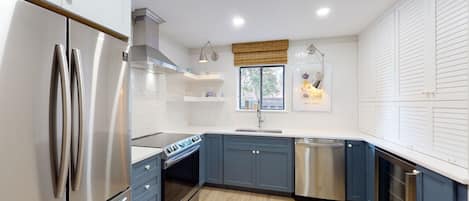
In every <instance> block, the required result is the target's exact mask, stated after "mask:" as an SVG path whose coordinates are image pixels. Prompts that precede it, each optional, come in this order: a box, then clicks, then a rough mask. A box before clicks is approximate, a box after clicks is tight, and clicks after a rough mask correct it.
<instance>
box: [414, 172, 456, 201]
mask: <svg viewBox="0 0 469 201" xmlns="http://www.w3.org/2000/svg"><path fill="white" fill-rule="evenodd" d="M417 170H418V171H420V174H419V175H418V177H417V201H443V200H445V201H455V195H456V192H455V189H456V188H455V187H456V186H455V183H454V182H453V181H452V180H451V179H449V178H446V177H444V176H442V175H439V174H437V173H435V172H432V171H431V170H428V169H425V168H423V167H420V166H417Z"/></svg>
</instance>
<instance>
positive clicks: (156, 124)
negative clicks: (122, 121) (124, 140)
mask: <svg viewBox="0 0 469 201" xmlns="http://www.w3.org/2000/svg"><path fill="white" fill-rule="evenodd" d="M159 46H160V47H159V48H160V50H161V51H162V52H163V53H164V54H166V56H168V57H169V58H170V59H171V60H173V62H175V63H176V64H177V65H180V66H187V65H188V62H189V55H188V49H187V48H185V47H184V46H182V45H180V44H179V43H177V42H175V41H172V40H171V39H169V38H168V37H166V36H164V35H160V44H159ZM182 79H183V78H182V75H180V74H159V75H158V74H153V73H149V72H146V71H143V70H138V69H132V70H131V113H132V114H131V121H132V131H131V133H132V137H139V136H142V135H148V134H152V133H155V132H160V131H164V130H169V129H173V128H178V127H184V126H186V125H187V118H186V108H185V107H186V105H185V104H184V103H181V102H179V103H178V102H170V101H168V99H169V97H173V96H182V95H183V94H184V87H185V86H184V81H183V80H182Z"/></svg>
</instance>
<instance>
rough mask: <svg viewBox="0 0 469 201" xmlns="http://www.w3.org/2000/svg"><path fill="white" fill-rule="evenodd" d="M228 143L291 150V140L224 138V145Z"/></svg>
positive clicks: (250, 137)
mask: <svg viewBox="0 0 469 201" xmlns="http://www.w3.org/2000/svg"><path fill="white" fill-rule="evenodd" d="M230 143H236V144H254V145H268V146H275V147H285V148H289V147H290V148H291V147H292V144H293V141H292V139H291V138H281V137H257V136H225V144H230Z"/></svg>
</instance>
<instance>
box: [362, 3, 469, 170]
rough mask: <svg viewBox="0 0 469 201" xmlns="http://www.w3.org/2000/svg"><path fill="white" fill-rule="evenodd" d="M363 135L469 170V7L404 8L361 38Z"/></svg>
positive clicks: (400, 5)
mask: <svg viewBox="0 0 469 201" xmlns="http://www.w3.org/2000/svg"><path fill="white" fill-rule="evenodd" d="M358 72H359V84H358V86H359V99H360V101H359V102H360V103H359V108H358V109H359V127H360V130H362V131H363V132H365V133H368V134H370V135H373V136H376V137H378V138H382V139H385V140H388V141H391V142H395V143H398V144H401V145H403V146H406V147H408V148H410V149H413V150H415V151H418V152H421V153H424V154H428V155H430V156H432V157H435V158H438V159H441V160H444V161H447V162H449V163H452V164H455V165H458V166H461V167H464V168H469V160H468V156H469V112H468V106H469V97H468V96H469V0H401V1H399V2H398V3H397V4H396V5H395V6H394V7H393V8H392V9H391V10H389V11H388V12H387V13H386V14H385V15H384V16H382V17H381V18H379V19H378V20H377V21H376V22H375V23H373V24H372V25H370V26H369V27H368V28H367V29H366V30H365V31H364V32H363V33H361V34H360V37H359V69H358Z"/></svg>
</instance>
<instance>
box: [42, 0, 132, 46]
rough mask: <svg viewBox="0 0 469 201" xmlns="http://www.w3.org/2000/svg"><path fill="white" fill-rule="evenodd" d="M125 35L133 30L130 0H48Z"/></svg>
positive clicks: (128, 34)
mask: <svg viewBox="0 0 469 201" xmlns="http://www.w3.org/2000/svg"><path fill="white" fill-rule="evenodd" d="M46 1H48V2H50V3H53V4H55V5H58V6H59V7H62V8H63V9H65V10H67V11H70V12H72V13H73V14H76V15H78V16H80V17H83V18H85V19H86V20H89V21H91V22H94V23H96V24H98V25H100V26H103V27H105V28H107V29H110V30H112V31H114V32H116V33H119V34H121V35H123V36H125V37H129V36H130V32H131V1H130V0H46Z"/></svg>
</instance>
